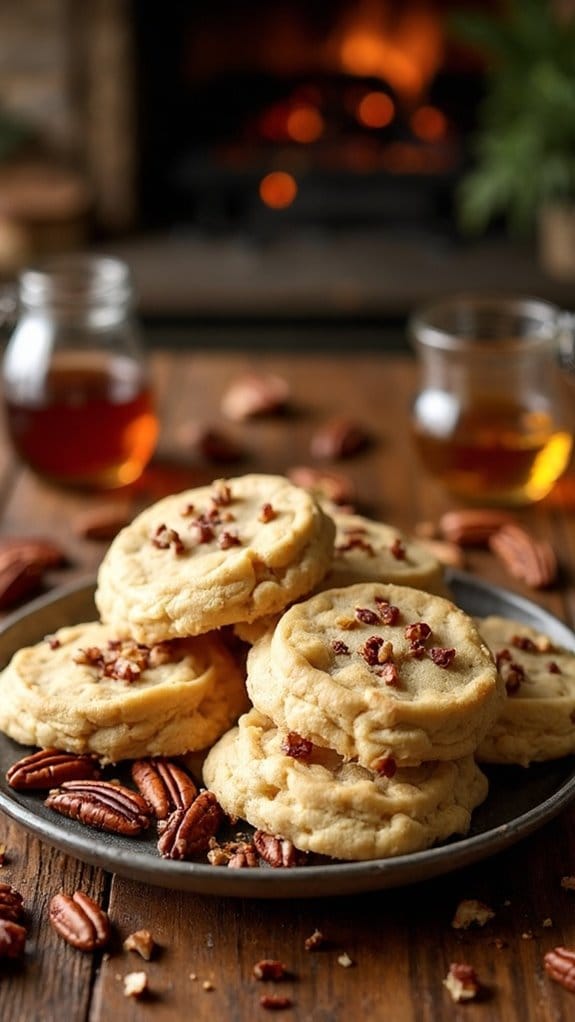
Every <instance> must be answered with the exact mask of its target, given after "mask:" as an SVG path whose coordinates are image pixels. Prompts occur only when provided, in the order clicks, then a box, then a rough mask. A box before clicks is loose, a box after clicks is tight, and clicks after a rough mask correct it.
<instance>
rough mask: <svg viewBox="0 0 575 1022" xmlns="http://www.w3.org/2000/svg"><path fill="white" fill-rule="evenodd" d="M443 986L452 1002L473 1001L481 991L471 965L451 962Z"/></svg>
mask: <svg viewBox="0 0 575 1022" xmlns="http://www.w3.org/2000/svg"><path fill="white" fill-rule="evenodd" d="M443 985H444V987H445V988H446V990H447V991H448V993H449V996H450V997H451V1000H452V1001H455V1002H456V1004H458V1003H459V1002H460V1001H474V1000H475V999H476V998H477V997H478V995H479V992H480V990H481V984H480V982H479V979H478V976H477V973H476V971H475V969H474V968H473V967H472V966H471V965H465V964H464V963H463V962H452V963H451V965H450V966H449V972H448V973H447V976H446V977H445V979H444V980H443Z"/></svg>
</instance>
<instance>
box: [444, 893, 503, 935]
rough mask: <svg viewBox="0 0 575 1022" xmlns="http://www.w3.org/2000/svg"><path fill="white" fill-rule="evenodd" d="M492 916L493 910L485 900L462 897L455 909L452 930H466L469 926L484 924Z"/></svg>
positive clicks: (493, 914)
mask: <svg viewBox="0 0 575 1022" xmlns="http://www.w3.org/2000/svg"><path fill="white" fill-rule="evenodd" d="M494 916H495V912H494V911H493V909H492V908H490V906H489V905H486V904H485V902H483V901H478V900H477V899H476V898H464V899H463V901H460V902H459V904H458V906H457V908H456V910H455V915H454V917H453V919H452V920H451V925H452V927H453V929H454V930H468V929H469V927H470V926H485V924H486V923H488V922H489V920H490V919H493V917H494Z"/></svg>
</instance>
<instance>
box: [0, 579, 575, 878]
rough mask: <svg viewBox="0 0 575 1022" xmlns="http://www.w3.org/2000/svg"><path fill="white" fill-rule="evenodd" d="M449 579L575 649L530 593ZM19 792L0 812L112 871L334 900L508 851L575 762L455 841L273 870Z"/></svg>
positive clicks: (573, 638)
mask: <svg viewBox="0 0 575 1022" xmlns="http://www.w3.org/2000/svg"><path fill="white" fill-rule="evenodd" d="M446 581H447V583H448V584H449V582H450V581H451V582H453V583H455V584H456V585H460V586H463V587H465V586H467V587H469V588H471V589H473V590H475V591H478V590H480V591H481V592H482V593H483V594H484V595H485V596H487V597H493V596H494V595H495V596H496V597H497V598H498V599H500V600H503V602H504V603H505V604H507V605H509V606H511V607H514V608H516V609H517V611H518V612H519V614H520V615H522V616H523V617H535V618H538V619H543V620H544V621H546V622H548V624H549V625H550V626H552V628H553V630H554V631H555V633H556V634H558V635H559V636H560V641H562V642H565V643H566V644H567V645H568V646H570V647H571V649H572V650H573V651H574V652H575V633H574V632H573V631H572V630H571V629H570V628H569V626H568V625H567V624H566V623H565V622H563V621H561V620H560V619H559V618H558V617H556V616H555V615H554V614H552V613H551V612H550V611H548V610H546V609H545V608H543V607H539V606H538V605H537V604H536V603H534V602H533V601H531V600H529V599H527V598H526V597H523V596H521V595H520V594H518V593H514V592H512V591H511V590H507V589H505V588H504V587H501V586H498V585H496V584H494V583H490V582H487V581H485V580H483V579H478V578H476V577H475V576H474V575H472V574H470V573H468V572H463V571H460V570H459V569H449V570H448V571H447V572H446ZM95 585H96V580H95V576H88V577H86V578H83V579H80V580H76V581H74V582H70V583H67V584H66V585H63V586H59V587H57V588H55V589H53V590H51V591H50V592H48V593H45V594H42V595H41V596H39V597H37V598H36V599H35V600H32V601H30V602H28V603H27V604H25V606H23V607H21V608H19V609H18V610H16V611H13V612H12V613H11V614H10V615H8V616H7V617H6V618H5V619H4V620H3V621H2V622H1V623H0V641H1V640H2V638H3V637H4V636H5V634H6V633H8V632H10V630H11V629H12V628H14V627H15V626H16V625H18V624H19V623H20V622H21V621H22V620H25V619H28V618H31V617H34V616H35V615H36V614H37V613H38V612H41V611H42V610H43V609H44V608H45V607H48V606H51V605H53V604H56V603H58V602H60V601H63V600H65V599H66V598H70V597H74V596H78V597H80V596H82V595H84V596H86V597H89V595H90V593H91V592H92V593H93V591H94V589H95ZM534 612H535V613H534ZM509 616H511V615H509ZM6 741H8V742H10V741H12V740H11V739H9V738H8V736H6V735H4V734H2V733H0V743H4V742H6ZM14 744H16V745H17V744H18V743H14ZM568 758H570V757H565V759H568ZM517 769H519V768H517ZM16 794H17V793H15V794H14V796H13V797H11V796H10V795H9V794H8V793H7V792H6V791H5V790H3V789H2V788H1V787H0V810H2V811H3V812H5V813H6V815H7V816H9V817H10V818H11V819H13V820H14V821H15V822H16V823H18V824H19V825H21V826H22V827H23V828H24V829H25V830H27V831H28V832H29V833H32V834H34V835H35V836H36V837H38V838H39V839H40V840H44V841H46V842H47V843H48V844H50V845H51V846H52V847H56V848H58V849H59V850H60V851H62V852H64V853H66V854H69V855H72V856H74V857H75V858H77V859H79V860H80V861H82V862H87V863H89V864H90V865H93V866H97V867H99V868H102V869H104V870H106V871H108V872H109V873H112V874H114V873H115V874H118V875H120V876H124V877H128V878H130V879H132V880H138V881H141V882H144V883H149V884H152V885H154V886H160V887H163V888H168V889H178V890H185V891H188V892H194V893H198V894H210V895H212V894H215V895H224V896H229V897H240V898H245V897H256V898H293V897H329V896H334V895H346V894H355V893H362V892H363V891H368V890H378V889H384V888H391V887H399V886H407V885H408V884H411V883H415V882H419V881H424V880H428V879H432V878H433V877H435V876H439V875H442V874H445V873H451V872H453V871H455V870H457V869H460V868H462V867H464V866H466V865H470V864H472V863H475V862H479V861H481V860H482V859H485V858H488V857H489V856H491V855H495V854H498V853H499V852H502V851H504V850H505V849H506V848H508V847H510V846H511V845H512V844H515V843H516V842H518V841H520V840H522V839H523V838H526V837H528V836H529V835H530V834H531V833H533V832H534V831H535V830H537V829H538V828H539V827H541V826H543V825H544V824H545V823H547V822H548V821H550V820H551V819H553V818H554V817H555V816H557V815H558V814H559V813H560V812H561V811H562V810H563V809H564V808H565V807H566V806H567V805H568V804H569V803H570V802H571V801H572V800H573V799H574V798H575V760H574V762H573V771H572V773H571V775H570V776H568V777H567V779H566V780H564V781H563V782H562V783H561V784H560V785H559V787H558V788H557V790H556V791H554V792H552V794H550V795H549V796H548V797H547V798H545V799H544V800H543V801H542V802H539V803H537V804H536V805H534V806H532V807H531V808H529V809H528V810H526V811H525V812H523V813H521V814H520V815H519V816H517V817H513V818H512V819H510V820H509V821H506V822H504V823H501V824H498V825H496V826H494V827H491V828H489V829H488V830H485V831H482V832H481V833H480V834H474V835H471V836H464V837H461V838H455V839H454V840H452V841H450V842H444V843H443V844H440V845H437V846H435V847H431V848H428V849H423V850H421V851H418V852H411V853H408V854H406V855H397V856H392V857H389V858H385V859H369V860H360V861H357V862H344V863H333V864H328V865H325V864H321V865H312V866H306V867H305V868H298V869H293V870H290V869H284V870H281V871H280V870H273V869H266V868H261V869H258V870H225V869H223V868H218V867H215V866H212V865H209V864H206V863H196V862H178V861H174V860H171V859H162V858H161V857H158V858H157V859H155V858H153V857H152V856H150V855H149V854H148V853H140V855H138V850H137V844H134V840H135V841H136V842H137V839H130V841H131V847H130V846H128V847H126V849H125V850H124V849H123V848H117V847H116V846H115V845H109V843H108V842H109V840H110V839H109V838H108V840H106V836H105V835H102V834H101V833H99V832H98V831H95V830H92V829H88V830H87V832H86V836H84V834H83V833H82V832H81V831H79V832H78V833H75V832H69V831H68V830H67V829H63V828H62V824H61V823H60V826H59V825H58V822H57V821H56V820H55V821H54V823H52V822H51V821H50V820H46V819H45V818H44V817H43V816H39V815H38V814H37V813H36V812H35V811H34V809H32V808H29V807H28V806H26V805H22V804H21V802H20V801H18V799H17V797H16ZM70 822H72V821H70ZM78 826H80V827H81V826H82V825H81V824H78ZM113 839H114V838H113V837H112V840H113ZM254 874H257V875H256V876H254Z"/></svg>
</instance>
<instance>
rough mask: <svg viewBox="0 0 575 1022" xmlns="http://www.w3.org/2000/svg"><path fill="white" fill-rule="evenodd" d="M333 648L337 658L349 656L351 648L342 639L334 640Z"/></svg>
mask: <svg viewBox="0 0 575 1022" xmlns="http://www.w3.org/2000/svg"><path fill="white" fill-rule="evenodd" d="M331 648H332V649H333V651H334V653H335V654H336V655H337V656H349V646H348V645H347V644H346V643H345V642H343V640H342V639H334V640H333V642H332V644H331Z"/></svg>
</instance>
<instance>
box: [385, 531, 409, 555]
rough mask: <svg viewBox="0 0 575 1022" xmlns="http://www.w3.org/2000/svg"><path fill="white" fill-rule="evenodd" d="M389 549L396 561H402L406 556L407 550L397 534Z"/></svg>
mask: <svg viewBox="0 0 575 1022" xmlns="http://www.w3.org/2000/svg"><path fill="white" fill-rule="evenodd" d="M389 550H390V553H391V555H392V557H395V559H396V561H404V560H405V558H406V557H407V550H406V549H405V546H404V544H403V543H402V541H401V539H400V538H399V536H396V538H395V539H394V541H393V543H392V544H391V546H390V548H389Z"/></svg>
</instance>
